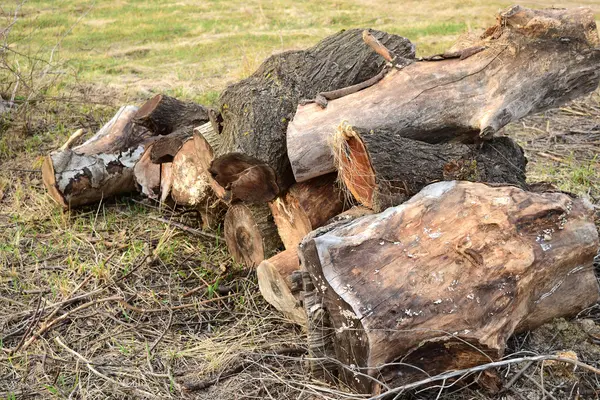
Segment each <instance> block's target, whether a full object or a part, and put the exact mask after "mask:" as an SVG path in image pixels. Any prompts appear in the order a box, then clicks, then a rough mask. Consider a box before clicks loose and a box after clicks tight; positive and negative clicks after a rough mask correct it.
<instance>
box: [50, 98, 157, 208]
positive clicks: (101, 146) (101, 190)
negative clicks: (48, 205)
mask: <svg viewBox="0 0 600 400" xmlns="http://www.w3.org/2000/svg"><path fill="white" fill-rule="evenodd" d="M137 110H138V109H137V107H135V106H124V107H121V109H120V110H119V111H118V112H117V114H116V115H115V116H114V117H113V118H112V119H111V120H110V121H109V122H108V123H107V124H106V125H104V126H103V127H102V128H101V129H100V130H99V131H98V132H97V133H96V134H95V135H94V136H93V137H92V138H90V139H89V140H87V141H86V142H85V143H83V144H82V145H80V146H77V147H74V148H73V149H68V148H67V149H65V150H63V151H56V152H52V153H51V154H50V155H48V156H47V157H46V158H45V159H44V163H43V165H42V177H43V181H44V184H45V186H46V188H47V189H48V192H49V194H50V196H51V197H52V198H53V199H54V200H55V201H56V202H57V203H58V204H60V205H61V206H62V207H63V208H65V209H66V208H72V207H79V206H82V205H86V204H91V203H96V202H98V201H100V200H103V199H106V198H108V197H110V196H114V195H117V194H122V193H128V192H133V191H135V190H136V186H135V182H134V178H133V168H134V165H135V164H136V162H137V161H138V159H139V158H140V157H141V156H142V154H143V153H144V148H145V146H146V145H147V144H148V143H150V142H151V141H152V138H151V136H152V133H151V132H149V131H148V130H147V129H145V128H143V127H140V126H136V125H135V124H134V123H133V117H134V115H135V113H136V112H137Z"/></svg>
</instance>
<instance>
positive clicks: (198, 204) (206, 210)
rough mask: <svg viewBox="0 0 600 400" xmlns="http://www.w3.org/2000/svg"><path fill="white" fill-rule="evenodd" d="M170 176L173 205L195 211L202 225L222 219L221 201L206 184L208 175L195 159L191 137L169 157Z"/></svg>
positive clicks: (223, 213)
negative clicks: (172, 156) (199, 216)
mask: <svg viewBox="0 0 600 400" xmlns="http://www.w3.org/2000/svg"><path fill="white" fill-rule="evenodd" d="M163 165H165V164H163ZM171 175H172V184H171V198H172V199H173V201H174V202H175V204H176V205H182V206H186V207H191V208H195V209H196V210H198V212H199V213H200V215H201V217H202V224H203V226H204V228H214V227H216V225H218V224H219V223H220V222H222V221H223V218H224V217H225V211H226V207H225V204H224V203H223V202H222V201H220V200H219V198H218V197H217V196H216V195H215V193H214V192H213V190H212V188H211V187H210V182H209V174H208V172H207V171H206V170H205V169H203V168H202V164H201V163H200V162H199V160H198V155H197V152H196V147H195V143H194V140H193V139H192V138H191V137H190V138H188V140H187V141H186V142H185V143H184V144H183V145H182V146H181V148H180V149H179V151H178V152H177V154H176V155H175V157H174V158H173V162H172V164H171Z"/></svg>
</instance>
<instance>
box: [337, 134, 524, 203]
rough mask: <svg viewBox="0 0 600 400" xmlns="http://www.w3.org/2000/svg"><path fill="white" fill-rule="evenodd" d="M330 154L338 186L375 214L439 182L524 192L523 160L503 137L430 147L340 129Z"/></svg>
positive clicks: (392, 136) (518, 149) (516, 147)
mask: <svg viewBox="0 0 600 400" xmlns="http://www.w3.org/2000/svg"><path fill="white" fill-rule="evenodd" d="M332 150H333V152H334V157H335V159H336V164H337V169H338V174H339V176H340V180H341V181H343V182H344V185H345V187H346V188H347V189H348V190H349V192H350V193H352V195H353V196H354V198H355V199H356V200H358V201H359V202H360V203H361V204H362V205H364V206H365V207H369V208H372V209H373V210H375V211H376V212H380V211H382V210H385V209H386V208H388V207H391V206H396V205H398V204H401V203H403V202H404V201H406V200H408V199H409V198H410V197H411V196H413V195H415V194H416V193H418V192H419V191H420V190H421V189H422V188H424V187H425V186H427V185H429V184H430V183H433V182H437V181H442V180H468V181H473V182H488V183H500V184H511V185H516V186H519V187H521V188H525V187H526V184H525V180H526V177H525V166H526V164H527V159H526V158H525V154H524V152H523V149H522V148H521V147H520V146H519V145H518V144H516V143H515V142H514V141H513V140H511V139H510V138H508V137H499V138H494V139H492V140H489V141H486V142H484V143H483V144H482V145H475V144H471V145H467V144H462V143H439V144H429V143H425V142H419V141H416V140H412V139H408V138H404V137H402V136H400V135H399V134H398V132H397V130H396V129H393V128H390V129H379V130H377V131H373V130H370V131H367V130H365V129H361V128H352V127H349V126H344V127H343V128H342V129H339V130H338V132H337V133H336V134H335V136H334V139H333V141H332Z"/></svg>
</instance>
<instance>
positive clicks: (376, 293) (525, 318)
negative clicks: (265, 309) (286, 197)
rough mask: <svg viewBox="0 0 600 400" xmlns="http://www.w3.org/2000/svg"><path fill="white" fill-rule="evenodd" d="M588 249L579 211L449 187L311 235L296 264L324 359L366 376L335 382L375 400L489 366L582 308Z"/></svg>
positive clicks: (556, 197)
mask: <svg viewBox="0 0 600 400" xmlns="http://www.w3.org/2000/svg"><path fill="white" fill-rule="evenodd" d="M598 246H599V241H598V232H597V230H596V227H595V225H594V221H593V207H592V206H591V205H590V204H589V202H587V201H586V200H579V199H573V198H571V197H570V196H568V195H565V194H562V193H543V194H538V193H530V192H525V191H523V190H521V189H519V188H516V187H512V186H508V187H490V186H487V185H485V184H481V183H471V182H457V181H449V182H439V183H435V184H432V185H430V186H427V187H426V188H424V189H423V190H422V191H421V192H420V193H419V194H417V195H416V196H414V197H413V198H411V199H410V200H409V201H407V202H406V203H404V204H402V205H400V206H397V207H393V208H389V209H387V210H386V211H385V212H383V213H381V214H374V215H368V216H364V217H361V218H358V219H355V220H353V221H351V222H343V221H342V222H338V223H336V224H333V225H330V226H327V227H323V228H320V229H318V230H316V231H315V232H313V233H311V234H310V235H309V236H307V238H305V239H304V241H303V242H302V243H301V244H300V252H299V255H300V260H301V264H302V266H303V268H306V270H307V271H308V273H309V274H310V278H311V280H312V282H313V283H314V286H315V288H316V290H317V292H318V293H319V294H320V295H321V296H322V297H323V306H324V309H325V310H326V311H327V313H326V314H327V315H326V318H325V319H326V320H330V321H331V324H332V329H331V330H330V331H328V332H325V333H329V334H330V335H329V336H328V337H329V338H330V339H331V341H332V342H331V341H330V342H329V343H330V344H331V343H332V344H333V346H334V349H335V353H336V358H337V359H338V360H339V361H340V362H342V363H344V364H346V365H348V366H350V365H354V366H355V368H360V370H361V371H362V372H364V373H365V374H366V375H356V374H354V373H352V372H348V371H347V370H345V371H341V372H340V378H341V379H342V380H343V381H345V382H346V383H347V384H348V385H350V386H352V387H354V388H356V389H357V390H359V391H362V392H378V391H380V390H381V386H380V385H379V383H377V381H378V382H381V383H384V384H387V385H389V386H390V387H395V386H398V385H402V384H405V383H408V382H411V381H414V380H418V379H421V378H424V377H425V376H426V374H430V375H436V374H438V373H441V372H443V371H448V370H452V369H462V368H468V367H472V366H474V365H477V364H479V363H483V362H488V361H489V360H490V359H492V360H495V359H499V358H500V357H502V355H503V352H504V350H505V348H506V340H507V339H508V337H509V336H510V335H512V334H513V333H516V332H522V331H524V330H528V329H533V328H535V327H536V326H539V325H540V324H542V323H544V322H546V321H548V320H550V319H552V318H556V317H561V316H568V315H574V314H576V313H577V312H578V311H580V310H582V309H583V308H585V307H587V306H588V305H590V304H592V303H594V302H595V301H597V300H598V283H597V281H596V278H595V276H594V271H593V268H592V262H593V259H594V256H595V254H596V251H597V249H598ZM310 318H311V316H310V315H309V324H310V323H311V321H310ZM313 323H315V322H314V321H313ZM317 339H318V338H316V339H314V340H317ZM321 339H322V340H326V338H325V337H323V338H321ZM322 347H323V348H327V345H326V344H325V345H323V346H322ZM390 363H397V364H390ZM375 379H377V381H375Z"/></svg>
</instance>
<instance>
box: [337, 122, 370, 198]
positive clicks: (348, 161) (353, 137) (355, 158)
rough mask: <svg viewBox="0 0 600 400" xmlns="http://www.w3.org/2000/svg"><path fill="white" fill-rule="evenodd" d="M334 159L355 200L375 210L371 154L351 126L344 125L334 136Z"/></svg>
mask: <svg viewBox="0 0 600 400" xmlns="http://www.w3.org/2000/svg"><path fill="white" fill-rule="evenodd" d="M332 147H333V149H335V150H334V151H335V154H334V159H335V163H336V166H337V169H338V175H339V177H340V179H341V180H342V181H343V182H344V184H345V185H346V188H347V189H348V190H349V191H350V193H352V195H353V196H354V198H356V200H358V201H359V202H360V203H361V204H363V205H364V206H366V207H368V208H373V197H374V194H375V191H376V189H377V183H376V181H375V171H374V170H373V166H372V164H371V158H370V157H369V153H368V152H367V149H366V147H365V145H364V143H363V141H362V140H361V139H360V137H359V135H358V134H357V133H356V132H354V130H353V129H352V127H351V126H349V125H346V124H342V125H340V126H339V127H338V130H337V132H336V133H335V135H334V136H333V146H332Z"/></svg>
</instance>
